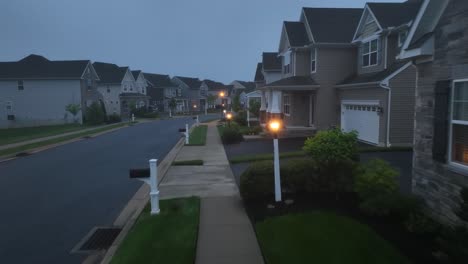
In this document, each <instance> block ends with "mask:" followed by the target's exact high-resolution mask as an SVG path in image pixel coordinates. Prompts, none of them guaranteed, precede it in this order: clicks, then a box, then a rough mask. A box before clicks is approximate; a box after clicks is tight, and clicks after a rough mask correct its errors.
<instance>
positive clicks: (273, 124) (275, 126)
mask: <svg viewBox="0 0 468 264" xmlns="http://www.w3.org/2000/svg"><path fill="white" fill-rule="evenodd" d="M268 127H269V129H270V131H272V132H273V151H274V162H275V201H276V202H281V176H280V164H279V150H278V132H279V130H280V129H281V121H279V120H271V121H270V123H269V124H268Z"/></svg>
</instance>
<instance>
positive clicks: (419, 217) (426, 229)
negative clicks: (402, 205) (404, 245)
mask: <svg viewBox="0 0 468 264" xmlns="http://www.w3.org/2000/svg"><path fill="white" fill-rule="evenodd" d="M405 227H406V229H407V230H408V231H409V232H411V233H414V234H418V235H430V236H432V235H435V234H437V233H438V232H439V230H440V224H439V223H437V222H436V221H435V220H434V219H432V218H431V217H429V216H427V215H426V214H424V213H423V212H413V213H411V214H410V215H409V217H408V219H407V220H406V221H405Z"/></svg>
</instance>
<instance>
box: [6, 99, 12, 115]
mask: <svg viewBox="0 0 468 264" xmlns="http://www.w3.org/2000/svg"><path fill="white" fill-rule="evenodd" d="M6 110H7V113H10V112H11V110H13V102H11V101H7V102H6Z"/></svg>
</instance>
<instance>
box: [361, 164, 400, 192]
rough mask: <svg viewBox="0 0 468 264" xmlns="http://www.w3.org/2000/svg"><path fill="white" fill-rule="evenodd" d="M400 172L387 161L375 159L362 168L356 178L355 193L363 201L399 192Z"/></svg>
mask: <svg viewBox="0 0 468 264" xmlns="http://www.w3.org/2000/svg"><path fill="white" fill-rule="evenodd" d="M398 175H399V174H398V172H397V171H396V170H395V169H393V168H392V167H391V166H390V165H389V164H388V163H387V162H386V161H384V160H380V159H374V160H371V161H369V162H368V163H367V164H366V165H364V166H363V167H362V170H361V171H360V173H359V174H358V175H357V176H356V181H355V187H354V189H355V191H356V192H357V193H358V195H359V197H360V198H361V199H362V200H364V201H365V200H369V199H372V198H375V197H377V196H384V195H390V194H395V193H397V192H398V182H397V177H398Z"/></svg>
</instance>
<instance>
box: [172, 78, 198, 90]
mask: <svg viewBox="0 0 468 264" xmlns="http://www.w3.org/2000/svg"><path fill="white" fill-rule="evenodd" d="M174 78H177V79H179V80H181V81H182V82H183V83H185V84H186V85H187V86H188V87H189V88H190V89H195V90H197V89H200V86H201V84H202V82H201V81H200V79H198V78H191V77H182V76H175V77H174Z"/></svg>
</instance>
